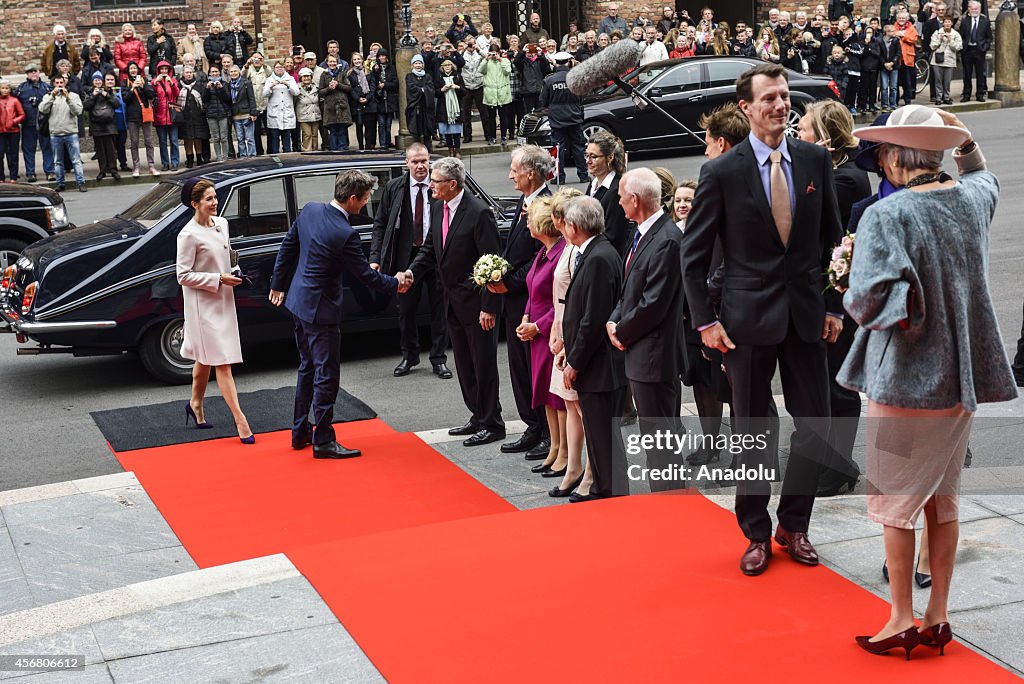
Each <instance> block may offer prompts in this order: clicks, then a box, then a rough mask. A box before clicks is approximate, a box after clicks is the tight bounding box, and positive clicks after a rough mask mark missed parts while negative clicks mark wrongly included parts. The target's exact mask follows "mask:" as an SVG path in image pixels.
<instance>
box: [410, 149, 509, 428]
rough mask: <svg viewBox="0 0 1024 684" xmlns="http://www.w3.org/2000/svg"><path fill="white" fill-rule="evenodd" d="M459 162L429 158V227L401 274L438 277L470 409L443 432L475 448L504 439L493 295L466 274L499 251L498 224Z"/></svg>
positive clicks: (464, 395)
mask: <svg viewBox="0 0 1024 684" xmlns="http://www.w3.org/2000/svg"><path fill="white" fill-rule="evenodd" d="M465 186H466V167H465V166H464V165H463V163H462V160H460V159H455V158H453V157H445V158H443V159H439V160H437V161H436V162H434V168H433V169H431V172H430V189H431V192H432V193H433V197H434V199H435V200H438V202H437V203H436V204H434V205H433V206H432V207H431V212H430V230H429V232H428V233H427V236H426V238H425V239H424V241H423V246H422V247H421V248H420V250H419V252H418V253H417V254H416V258H415V259H413V262H412V263H411V264H410V265H409V268H408V270H407V271H406V272H405V273H406V275H407V276H409V277H410V278H412V277H414V278H416V279H420V278H422V277H424V276H425V274H427V273H428V272H429V271H430V270H431V269H437V271H438V273H439V274H440V276H441V285H442V286H443V288H444V292H445V298H446V299H447V301H448V310H447V318H448V336H449V338H450V339H451V342H452V353H453V354H454V355H455V363H456V366H457V368H456V370H457V372H458V374H459V386H460V387H461V388H462V399H463V401H464V402H465V403H466V408H468V409H469V411H470V418H469V421H467V422H466V424H465V425H461V426H459V427H454V428H452V429H450V430H449V431H448V434H450V435H453V436H460V437H463V436H464V437H467V438H468V439H466V441H464V442H463V445H465V446H478V445H481V444H488V443H490V442H496V441H498V440H500V439H504V438H505V422H504V421H503V420H502V419H501V402H500V401H499V400H498V340H497V337H496V334H495V330H494V323H495V319H496V314H497V311H498V306H499V302H498V298H497V296H496V295H494V294H491V293H490V292H488V291H487V290H486V289H485V290H483V291H481V290H478V289H477V288H476V287H475V286H474V285H473V282H472V281H471V280H470V274H471V273H472V272H473V267H474V266H475V265H476V262H477V260H478V259H480V257H481V256H483V255H485V254H498V253H499V251H500V246H499V240H498V224H497V221H496V220H495V218H494V213H493V212H492V211H491V209H490V207H488V206H487V205H486V204H484V202H483V201H482V200H480V199H478V198H477V197H474V196H473V195H472V194H470V193H467V192H466V189H465Z"/></svg>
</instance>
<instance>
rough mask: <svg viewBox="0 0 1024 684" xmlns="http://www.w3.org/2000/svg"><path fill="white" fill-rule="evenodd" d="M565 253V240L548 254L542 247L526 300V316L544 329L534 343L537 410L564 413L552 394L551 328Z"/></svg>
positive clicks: (532, 269)
mask: <svg viewBox="0 0 1024 684" xmlns="http://www.w3.org/2000/svg"><path fill="white" fill-rule="evenodd" d="M563 249H565V240H559V241H558V242H556V243H555V244H554V245H552V246H551V249H550V250H547V251H545V249H544V248H543V247H541V249H540V251H538V252H537V258H536V259H535V260H534V262H533V266H531V267H530V272H529V273H527V274H526V289H527V292H529V298H528V299H527V300H526V316H527V318H528V320H529V321H530V322H531V323H536V324H537V327H538V328H540V332H538V333H537V336H536V337H534V338H533V339H532V340H530V382H531V385H532V386H533V407H534V408H539V407H541V406H550V407H551V408H554V409H558V410H560V411H562V410H565V401H563V400H562V398H561V397H559V396H557V395H555V394H552V393H551V392H550V390H549V388H550V386H551V367H552V366H553V365H554V361H555V357H554V356H552V354H551V348H550V347H549V346H548V344H549V340H550V337H551V324H552V323H553V322H554V320H555V303H554V299H553V297H552V295H551V290H552V287H553V286H554V275H555V266H557V265H558V258H559V257H560V256H562V250H563Z"/></svg>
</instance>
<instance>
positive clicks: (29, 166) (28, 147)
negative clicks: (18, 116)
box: [21, 125, 53, 176]
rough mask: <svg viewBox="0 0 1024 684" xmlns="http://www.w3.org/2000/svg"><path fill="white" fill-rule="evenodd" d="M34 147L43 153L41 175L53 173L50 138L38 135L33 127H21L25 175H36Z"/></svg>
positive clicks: (37, 131)
mask: <svg viewBox="0 0 1024 684" xmlns="http://www.w3.org/2000/svg"><path fill="white" fill-rule="evenodd" d="M36 145H38V146H39V148H40V149H41V150H42V151H43V173H46V174H50V173H53V145H51V144H50V136H48V135H39V129H38V128H36V127H35V126H25V125H22V127H21V154H22V156H23V157H24V158H25V173H26V174H27V175H29V176H34V175H36Z"/></svg>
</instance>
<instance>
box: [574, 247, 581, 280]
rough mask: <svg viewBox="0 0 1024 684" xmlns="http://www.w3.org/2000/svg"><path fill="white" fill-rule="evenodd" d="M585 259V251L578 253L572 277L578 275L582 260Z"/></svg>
mask: <svg viewBox="0 0 1024 684" xmlns="http://www.w3.org/2000/svg"><path fill="white" fill-rule="evenodd" d="M581 261H583V252H577V253H576V263H575V264H573V267H572V277H573V278H575V277H576V273H577V272H578V271H579V270H580V262H581Z"/></svg>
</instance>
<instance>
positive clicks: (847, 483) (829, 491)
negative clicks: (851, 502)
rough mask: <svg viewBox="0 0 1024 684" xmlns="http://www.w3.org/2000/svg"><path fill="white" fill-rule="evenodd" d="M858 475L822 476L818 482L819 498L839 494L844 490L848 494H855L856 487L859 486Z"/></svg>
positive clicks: (817, 494)
mask: <svg viewBox="0 0 1024 684" xmlns="http://www.w3.org/2000/svg"><path fill="white" fill-rule="evenodd" d="M858 478H859V476H858V475H840V476H839V477H835V476H832V477H828V478H827V479H826V478H822V480H821V481H819V482H818V491H817V493H816V496H818V497H819V498H827V497H830V496H837V495H839V494H842V493H843V492H844V491H845V492H846V493H847V494H853V489H854V487H856V486H857V480H858Z"/></svg>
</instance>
